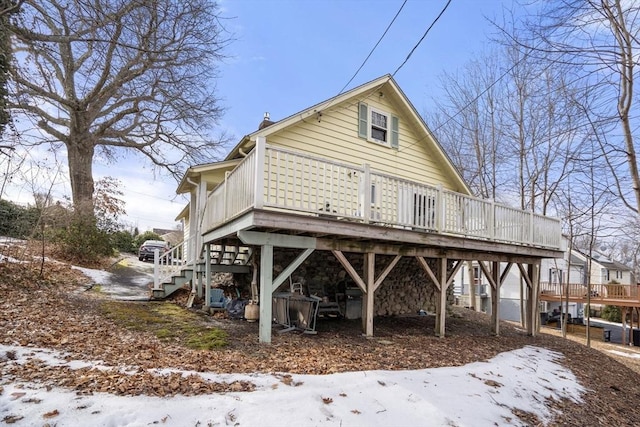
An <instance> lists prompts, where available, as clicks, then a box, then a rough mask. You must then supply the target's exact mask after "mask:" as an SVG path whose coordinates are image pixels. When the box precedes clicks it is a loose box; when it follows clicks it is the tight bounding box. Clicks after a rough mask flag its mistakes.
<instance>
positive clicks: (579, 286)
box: [540, 282, 640, 303]
mask: <svg viewBox="0 0 640 427" xmlns="http://www.w3.org/2000/svg"><path fill="white" fill-rule="evenodd" d="M590 288H591V298H590V299H591V301H593V302H594V303H597V302H600V301H603V302H606V301H607V300H624V301H640V289H639V286H638V285H620V284H617V283H606V284H591V286H590ZM540 293H541V297H542V299H544V297H545V296H548V297H553V298H556V297H557V298H559V297H561V296H563V297H567V295H568V296H569V299H579V300H586V298H587V296H588V295H589V289H588V287H587V285H585V284H584V283H568V284H567V283H563V284H562V285H560V284H558V283H549V282H540Z"/></svg>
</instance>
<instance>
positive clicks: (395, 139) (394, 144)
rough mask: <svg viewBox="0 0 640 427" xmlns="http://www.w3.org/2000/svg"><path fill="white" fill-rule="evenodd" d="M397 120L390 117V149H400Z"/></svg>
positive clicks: (394, 117)
mask: <svg viewBox="0 0 640 427" xmlns="http://www.w3.org/2000/svg"><path fill="white" fill-rule="evenodd" d="M399 124H400V123H399V120H398V118H397V117H396V116H391V148H396V149H397V148H399V147H400V132H399V127H400V126H399Z"/></svg>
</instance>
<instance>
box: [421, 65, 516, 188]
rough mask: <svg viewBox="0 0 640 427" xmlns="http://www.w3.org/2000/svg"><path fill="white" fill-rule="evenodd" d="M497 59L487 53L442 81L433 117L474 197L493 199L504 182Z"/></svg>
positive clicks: (430, 120)
mask: <svg viewBox="0 0 640 427" xmlns="http://www.w3.org/2000/svg"><path fill="white" fill-rule="evenodd" d="M497 58H498V55H487V56H484V57H482V58H480V59H477V60H474V61H471V62H469V63H468V64H466V66H465V67H464V68H463V70H462V71H460V72H458V73H456V74H449V73H445V74H444V75H442V76H441V77H440V82H441V86H442V88H443V91H444V93H445V95H444V96H443V97H442V98H440V99H434V103H435V105H436V111H435V112H433V113H431V114H430V117H429V119H428V122H429V123H431V124H432V126H433V129H434V132H435V133H436V134H437V135H438V139H439V140H440V142H441V143H442V144H443V145H444V147H445V149H446V150H447V153H448V154H449V155H450V156H451V157H452V160H453V162H454V164H455V165H456V167H457V168H458V169H459V170H460V172H461V173H462V175H463V177H464V178H465V180H466V181H467V182H468V183H469V185H470V187H471V188H472V190H473V191H474V193H475V194H476V195H477V196H479V197H482V198H486V199H495V198H496V197H497V196H498V191H497V189H498V187H500V186H501V184H503V182H501V179H502V177H501V174H500V172H499V171H500V166H501V164H502V162H503V156H502V155H501V154H500V153H501V152H503V151H504V147H503V146H501V141H502V138H501V135H500V132H501V131H502V125H501V123H500V120H501V117H502V116H501V114H500V101H499V99H500V98H501V96H502V95H503V93H501V92H500V88H499V87H492V82H494V81H495V80H496V79H497V78H498V74H499V67H500V65H501V64H500V63H499V62H498V61H497Z"/></svg>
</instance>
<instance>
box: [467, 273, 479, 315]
mask: <svg viewBox="0 0 640 427" xmlns="http://www.w3.org/2000/svg"><path fill="white" fill-rule="evenodd" d="M467 269H468V272H469V308H470V309H471V310H473V311H477V310H476V277H475V274H474V270H473V261H467Z"/></svg>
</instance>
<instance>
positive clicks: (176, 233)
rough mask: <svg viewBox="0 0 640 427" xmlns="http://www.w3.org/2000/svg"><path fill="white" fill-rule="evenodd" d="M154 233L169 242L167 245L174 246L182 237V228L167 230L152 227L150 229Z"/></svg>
mask: <svg viewBox="0 0 640 427" xmlns="http://www.w3.org/2000/svg"><path fill="white" fill-rule="evenodd" d="M152 231H153V232H154V233H156V234H157V235H158V236H160V238H161V239H162V240H164V241H165V242H167V243H169V245H171V246H172V247H173V246H176V245H177V244H179V243H180V242H182V240H183V239H184V232H183V231H182V230H167V229H164V228H154V229H153V230H152Z"/></svg>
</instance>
